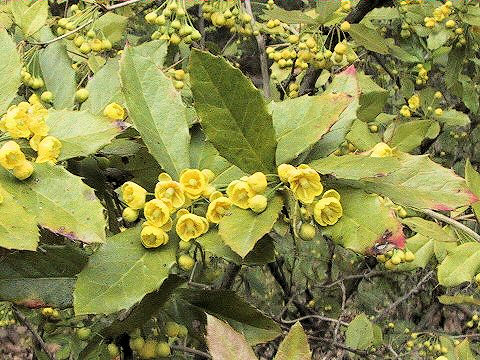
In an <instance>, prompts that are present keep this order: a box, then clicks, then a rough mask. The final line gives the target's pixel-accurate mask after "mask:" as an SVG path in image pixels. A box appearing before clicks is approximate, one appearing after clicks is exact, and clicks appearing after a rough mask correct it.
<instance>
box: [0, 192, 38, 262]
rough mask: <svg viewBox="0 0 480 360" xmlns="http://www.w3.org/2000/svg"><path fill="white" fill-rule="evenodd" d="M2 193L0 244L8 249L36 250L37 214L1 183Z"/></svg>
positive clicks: (0, 193)
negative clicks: (28, 210) (4, 188)
mask: <svg viewBox="0 0 480 360" xmlns="http://www.w3.org/2000/svg"><path fill="white" fill-rule="evenodd" d="M0 184H1V183H0ZM0 195H1V196H2V197H3V202H2V203H1V204H0V246H1V247H4V248H7V249H17V250H33V251H34V250H36V249H37V244H38V229H37V221H36V218H35V216H34V215H33V214H31V213H28V212H27V210H26V209H24V208H23V207H22V205H20V204H19V203H17V201H15V198H14V197H13V196H12V195H10V193H8V192H6V191H5V190H3V189H2V186H1V185H0ZM0 264H1V262H0Z"/></svg>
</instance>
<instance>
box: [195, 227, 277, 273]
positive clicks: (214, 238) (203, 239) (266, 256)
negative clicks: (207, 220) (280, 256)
mask: <svg viewBox="0 0 480 360" xmlns="http://www.w3.org/2000/svg"><path fill="white" fill-rule="evenodd" d="M196 241H197V243H199V244H200V245H201V246H202V248H203V250H204V251H207V252H210V253H212V254H214V255H215V256H218V257H221V258H223V259H225V260H228V261H232V262H234V263H235V264H238V265H242V264H245V265H263V264H267V263H269V262H272V261H274V260H275V248H274V246H273V241H272V239H270V238H268V237H266V236H264V237H262V238H261V239H260V240H259V241H258V242H257V243H256V244H255V247H254V248H253V249H252V251H250V252H249V253H248V254H247V255H246V256H245V258H244V259H242V258H241V257H240V256H238V255H237V254H236V253H235V252H233V251H232V249H230V247H228V246H227V245H225V243H224V242H223V239H222V238H221V237H220V235H219V234H218V231H216V230H210V231H209V232H207V233H206V234H205V235H202V236H200V237H199V238H197V239H196Z"/></svg>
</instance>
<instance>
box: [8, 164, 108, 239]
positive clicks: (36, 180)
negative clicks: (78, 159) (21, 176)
mask: <svg viewBox="0 0 480 360" xmlns="http://www.w3.org/2000/svg"><path fill="white" fill-rule="evenodd" d="M0 185H1V186H2V187H3V188H4V189H5V191H7V192H9V193H10V194H11V195H12V196H13V197H14V198H15V200H16V201H17V203H18V204H19V205H21V206H22V207H23V208H24V209H25V210H26V211H27V212H28V213H31V214H32V215H34V216H35V217H36V221H37V222H38V224H39V225H40V226H42V227H44V228H46V229H48V230H50V231H52V232H54V233H56V234H59V235H63V236H65V237H67V238H69V239H72V240H79V241H82V242H85V243H98V242H103V241H104V240H105V218H104V216H103V211H104V209H103V207H102V205H101V203H100V201H99V200H98V199H97V197H96V196H95V192H94V191H93V189H92V188H90V187H88V186H87V185H85V184H84V183H83V182H82V180H81V179H80V178H79V177H78V176H75V175H73V174H71V173H69V172H68V171H67V170H65V169H64V168H63V167H61V166H52V165H49V164H35V165H34V172H33V175H32V176H30V177H29V178H28V179H27V180H24V181H19V180H17V179H16V178H15V177H14V176H13V175H12V174H10V173H9V172H7V171H5V170H3V169H0Z"/></svg>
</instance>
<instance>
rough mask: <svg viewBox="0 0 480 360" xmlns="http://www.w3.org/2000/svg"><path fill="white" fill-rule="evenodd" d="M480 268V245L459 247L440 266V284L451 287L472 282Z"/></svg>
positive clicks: (468, 244)
mask: <svg viewBox="0 0 480 360" xmlns="http://www.w3.org/2000/svg"><path fill="white" fill-rule="evenodd" d="M479 267H480V243H476V242H470V243H465V244H462V245H459V246H457V247H456V248H455V249H454V250H453V251H452V252H451V253H450V254H448V255H447V256H446V257H445V259H444V260H443V261H442V263H441V264H440V265H439V266H438V282H439V283H440V285H443V286H447V287H451V286H457V285H460V284H461V283H463V282H467V281H471V280H472V279H473V277H474V276H475V274H476V273H477V272H478V269H479Z"/></svg>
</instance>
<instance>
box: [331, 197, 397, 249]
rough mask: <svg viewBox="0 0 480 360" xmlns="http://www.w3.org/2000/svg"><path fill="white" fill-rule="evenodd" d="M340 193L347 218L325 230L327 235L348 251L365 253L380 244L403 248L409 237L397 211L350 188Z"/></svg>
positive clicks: (380, 200)
mask: <svg viewBox="0 0 480 360" xmlns="http://www.w3.org/2000/svg"><path fill="white" fill-rule="evenodd" d="M338 191H339V192H340V195H341V199H340V203H341V204H342V207H343V216H342V217H341V218H340V219H339V220H338V222H337V223H336V224H335V225H332V226H327V227H323V228H322V232H323V234H325V235H327V236H329V237H331V238H332V239H333V240H334V241H335V242H336V243H338V244H340V245H341V246H343V247H344V248H347V249H351V250H353V251H355V252H357V253H362V254H365V253H367V252H368V251H369V250H370V249H371V248H372V247H373V246H374V245H375V244H376V243H379V242H380V243H382V242H385V241H386V242H390V243H393V244H395V245H397V246H398V247H403V245H404V243H405V236H404V235H403V230H402V225H401V223H400V222H399V221H398V219H397V217H396V216H395V212H394V211H393V210H392V209H390V208H388V207H387V206H386V205H385V204H384V203H383V202H382V199H381V198H380V197H379V196H378V195H375V194H367V193H366V192H365V191H362V190H353V189H349V188H345V189H338ZM372 219H375V221H372Z"/></svg>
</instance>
